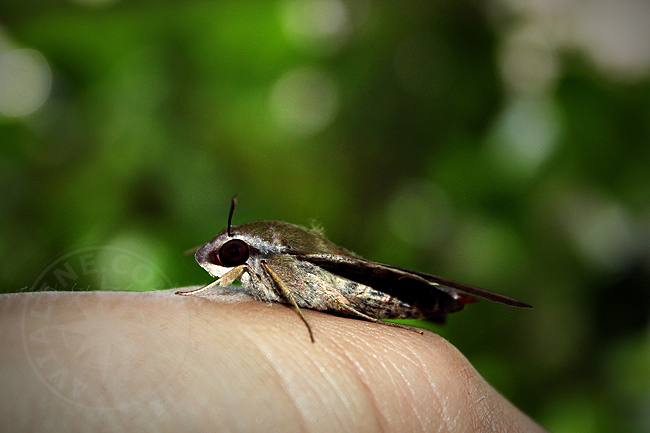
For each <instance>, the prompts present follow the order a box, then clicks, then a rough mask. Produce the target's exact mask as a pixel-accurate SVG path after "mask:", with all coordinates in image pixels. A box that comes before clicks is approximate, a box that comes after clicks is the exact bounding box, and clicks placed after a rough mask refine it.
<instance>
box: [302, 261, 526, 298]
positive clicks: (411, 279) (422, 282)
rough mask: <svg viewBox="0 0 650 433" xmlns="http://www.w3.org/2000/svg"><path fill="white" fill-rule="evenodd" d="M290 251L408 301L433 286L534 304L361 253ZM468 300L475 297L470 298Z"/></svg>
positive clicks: (429, 290) (454, 291) (446, 290)
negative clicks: (356, 254)
mask: <svg viewBox="0 0 650 433" xmlns="http://www.w3.org/2000/svg"><path fill="white" fill-rule="evenodd" d="M289 254H293V255H296V256H298V257H299V258H300V259H302V260H306V261H308V262H311V263H313V264H316V265H318V266H320V267H322V268H323V269H326V270H327V271H329V272H332V273H334V274H337V275H340V276H342V277H344V278H347V279H350V280H352V281H356V282H358V283H361V284H365V285H367V286H370V287H373V288H374V289H376V290H381V291H382V292H385V293H388V294H390V295H392V296H395V297H397V298H400V299H404V300H405V301H407V302H409V301H411V302H417V301H418V300H421V299H422V300H426V298H427V292H429V293H430V292H431V289H434V290H436V289H437V290H441V291H443V292H445V293H447V294H449V295H450V296H452V297H453V298H455V299H459V296H458V293H457V290H460V291H462V292H465V293H468V294H470V295H475V296H479V297H481V298H485V299H488V300H490V301H494V302H500V303H502V304H505V305H510V306H513V307H519V308H532V307H531V305H529V304H526V303H525V302H521V301H518V300H516V299H514V298H511V297H508V296H505V295H501V294H498V293H494V292H490V291H488V290H485V289H480V288H478V287H474V286H469V285H467V284H463V283H457V282H455V281H450V280H446V279H444V278H440V277H437V276H435V275H429V274H425V273H423V272H417V271H412V270H409V269H404V268H400V267H398V266H391V265H385V264H383V263H378V262H373V261H371V260H367V259H364V258H362V257H356V256H351V255H344V254H322V253H308V252H298V251H293V252H289ZM465 302H472V301H471V300H469V299H468V300H466V301H465Z"/></svg>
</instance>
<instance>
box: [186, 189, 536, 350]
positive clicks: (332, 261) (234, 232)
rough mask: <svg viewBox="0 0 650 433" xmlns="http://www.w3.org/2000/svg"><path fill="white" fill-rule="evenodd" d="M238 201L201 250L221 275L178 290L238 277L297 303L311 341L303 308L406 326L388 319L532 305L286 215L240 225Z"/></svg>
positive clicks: (265, 293) (262, 294)
mask: <svg viewBox="0 0 650 433" xmlns="http://www.w3.org/2000/svg"><path fill="white" fill-rule="evenodd" d="M235 205H236V196H235V197H233V198H232V202H231V206H230V213H229V214H228V225H227V227H226V228H225V229H223V230H222V231H221V232H220V233H219V234H218V235H217V236H216V237H215V238H214V239H212V240H211V241H210V242H208V243H206V244H205V245H203V246H202V247H200V248H198V250H196V253H195V255H194V257H195V259H196V261H197V263H198V264H199V265H200V266H201V267H202V268H204V269H205V270H206V271H208V273H209V274H210V275H212V276H213V277H215V278H217V279H216V280H215V281H213V282H212V283H210V284H208V285H206V286H204V287H201V288H199V289H196V290H192V291H189V292H176V293H177V294H179V295H191V294H196V293H199V292H201V291H204V290H206V289H209V288H212V287H215V286H217V285H220V286H227V285H230V284H232V283H233V282H234V281H235V280H237V279H238V280H240V281H241V283H242V286H243V287H244V288H245V289H247V290H248V291H249V292H250V293H251V295H252V296H253V297H254V298H255V299H257V300H259V301H263V302H279V303H283V304H289V305H292V306H293V308H294V309H295V310H296V312H297V313H298V315H299V317H300V319H302V321H303V322H304V324H305V325H306V326H307V331H308V332H309V338H310V339H311V341H312V342H314V334H313V331H312V329H311V326H310V325H309V323H308V322H307V319H305V316H304V315H303V314H302V311H301V309H302V308H309V309H313V310H318V311H325V312H330V313H334V314H339V315H344V316H351V317H356V318H360V319H365V320H369V321H371V322H378V323H383V324H386V325H391V326H400V325H398V324H395V323H391V322H382V321H381V319H428V320H433V321H438V322H442V321H443V320H444V319H445V316H446V315H447V314H449V313H454V312H456V311H460V310H462V309H463V307H464V306H465V304H469V303H473V302H476V301H477V299H476V298H475V296H478V297H481V298H485V299H488V300H490V301H495V302H500V303H502V304H506V305H510V306H513V307H520V308H531V306H530V305H528V304H526V303H524V302H521V301H518V300H516V299H513V298H510V297H508V296H504V295H500V294H498V293H494V292H490V291H487V290H484V289H479V288H477V287H473V286H469V285H466V284H462V283H457V282H454V281H449V280H446V279H444V278H440V277H436V276H434V275H429V274H425V273H422V272H418V271H411V270H408V269H404V268H400V267H398V266H391V265H385V264H382V263H377V262H373V261H370V260H367V259H364V258H362V257H359V256H358V255H356V254H354V253H352V252H350V251H348V250H346V249H345V248H341V247H339V246H337V245H335V244H334V243H332V242H330V241H329V240H327V239H326V238H325V237H324V236H323V235H322V234H321V232H319V231H318V230H314V229H306V228H304V227H300V226H297V225H293V224H289V223H285V222H280V221H258V222H251V223H246V224H241V225H238V226H234V227H233V226H232V216H233V212H234V210H235ZM407 328H408V327H407ZM409 329H410V328H409Z"/></svg>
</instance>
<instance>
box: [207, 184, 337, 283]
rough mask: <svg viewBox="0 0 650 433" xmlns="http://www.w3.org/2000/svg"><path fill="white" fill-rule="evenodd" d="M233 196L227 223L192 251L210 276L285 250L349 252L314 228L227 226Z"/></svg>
mask: <svg viewBox="0 0 650 433" xmlns="http://www.w3.org/2000/svg"><path fill="white" fill-rule="evenodd" d="M235 199H236V197H233V199H232V203H231V206H230V214H229V215H228V226H227V227H226V228H225V229H223V230H222V231H221V232H220V233H219V234H218V235H217V236H216V237H215V238H214V239H212V240H211V241H210V242H208V243H206V244H205V245H203V246H202V247H201V248H199V249H198V250H197V251H196V253H195V254H194V258H195V259H196V261H197V263H198V264H199V265H201V267H202V268H203V269H205V270H206V271H208V273H210V275H212V276H213V277H221V276H222V275H223V274H225V273H226V272H228V271H229V270H230V269H232V268H234V267H235V266H239V265H243V264H244V263H246V264H248V265H250V266H251V267H253V268H257V265H259V261H260V260H263V259H265V258H266V259H270V258H271V256H273V255H275V254H281V253H285V252H288V251H300V252H321V253H341V252H343V253H349V252H348V251H345V250H343V249H342V248H339V247H337V246H336V245H334V244H333V243H331V242H330V241H328V240H327V239H325V238H324V237H323V235H322V234H321V233H320V232H319V231H317V230H310V229H306V228H304V227H300V226H297V225H294V224H289V223H284V222H280V221H257V222H251V223H246V224H241V225H238V226H234V227H232V226H231V222H232V214H233V211H234V209H235V204H236V200H235Z"/></svg>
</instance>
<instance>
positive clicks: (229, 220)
mask: <svg viewBox="0 0 650 433" xmlns="http://www.w3.org/2000/svg"><path fill="white" fill-rule="evenodd" d="M235 206H237V194H235V195H233V196H232V201H231V202H230V213H229V214H228V236H232V235H231V234H230V225H231V223H232V214H233V212H235Z"/></svg>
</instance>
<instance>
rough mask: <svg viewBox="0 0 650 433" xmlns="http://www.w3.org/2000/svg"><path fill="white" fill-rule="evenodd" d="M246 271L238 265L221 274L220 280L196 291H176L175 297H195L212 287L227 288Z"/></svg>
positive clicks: (244, 266)
mask: <svg viewBox="0 0 650 433" xmlns="http://www.w3.org/2000/svg"><path fill="white" fill-rule="evenodd" d="M246 269H247V267H246V265H245V264H244V265H239V266H236V267H234V268H232V269H231V270H229V271H228V272H226V273H225V274H223V275H222V276H221V277H220V278H218V279H216V280H214V281H213V282H211V283H210V284H207V285H205V286H203V287H200V288H198V289H196V290H190V291H189V292H181V291H178V292H176V294H177V295H183V296H188V295H196V294H197V293H200V292H202V291H204V290H207V289H211V288H212V287H214V286H228V285H230V284H232V283H233V281H235V280H236V279H237V278H239V277H241V275H242V274H243V273H244V271H245V270H246Z"/></svg>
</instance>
